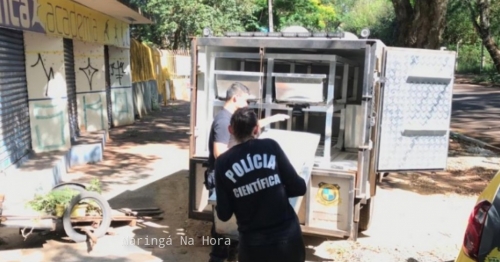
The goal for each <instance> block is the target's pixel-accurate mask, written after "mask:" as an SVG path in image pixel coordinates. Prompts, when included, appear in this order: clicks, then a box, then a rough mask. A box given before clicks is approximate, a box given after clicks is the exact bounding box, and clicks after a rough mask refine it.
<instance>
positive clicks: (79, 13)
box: [0, 0, 130, 48]
mask: <svg viewBox="0 0 500 262" xmlns="http://www.w3.org/2000/svg"><path fill="white" fill-rule="evenodd" d="M0 8H1V10H0V26H3V27H8V28H13V29H18V30H27V31H34V32H39V33H45V34H47V35H52V36H58V37H64V38H72V39H77V40H81V41H84V42H91V43H99V44H102V45H114V46H118V47H125V48H129V47H130V36H129V25H128V24H127V23H124V22H122V21H120V20H117V19H115V18H112V17H110V16H107V15H104V14H102V13H100V12H97V11H94V10H92V9H90V8H88V7H85V6H83V5H80V4H77V3H75V2H72V1H70V0H0Z"/></svg>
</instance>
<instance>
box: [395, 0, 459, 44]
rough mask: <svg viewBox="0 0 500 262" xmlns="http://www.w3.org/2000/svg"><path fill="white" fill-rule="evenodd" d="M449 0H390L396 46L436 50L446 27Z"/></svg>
mask: <svg viewBox="0 0 500 262" xmlns="http://www.w3.org/2000/svg"><path fill="white" fill-rule="evenodd" d="M448 2H449V0H418V1H414V0H392V4H393V6H394V12H395V14H396V21H397V25H398V28H397V37H398V38H397V45H399V46H406V47H415V48H429V49H438V48H439V47H440V45H441V42H442V36H443V32H444V29H445V26H446V13H447V9H448Z"/></svg>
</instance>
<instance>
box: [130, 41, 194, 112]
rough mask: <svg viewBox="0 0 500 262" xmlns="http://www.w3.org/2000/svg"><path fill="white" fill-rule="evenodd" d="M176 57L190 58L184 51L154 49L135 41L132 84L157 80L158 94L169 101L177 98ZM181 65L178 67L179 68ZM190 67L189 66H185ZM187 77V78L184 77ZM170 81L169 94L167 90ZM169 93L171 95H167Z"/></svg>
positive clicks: (131, 63) (131, 64)
mask: <svg viewBox="0 0 500 262" xmlns="http://www.w3.org/2000/svg"><path fill="white" fill-rule="evenodd" d="M176 56H183V57H186V56H189V52H187V51H184V50H176V51H172V50H160V49H156V48H152V47H150V46H148V45H146V44H144V43H141V42H139V41H137V40H135V39H131V43H130V66H131V72H132V83H137V82H144V81H150V80H155V81H156V83H157V87H158V93H159V94H160V95H161V96H162V97H163V101H164V103H166V101H167V100H175V99H176V98H177V96H176V94H175V89H174V83H173V80H174V79H177V78H178V76H177V72H176V60H175V59H176ZM178 66H179V65H177V67H178ZM185 66H189V65H185ZM183 77H186V76H183ZM167 81H168V83H169V84H168V87H169V90H168V91H169V92H167V90H166V86H167V85H166V83H167ZM167 93H169V94H170V95H167Z"/></svg>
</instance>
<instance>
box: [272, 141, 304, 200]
mask: <svg viewBox="0 0 500 262" xmlns="http://www.w3.org/2000/svg"><path fill="white" fill-rule="evenodd" d="M272 141H273V142H274V145H275V147H276V151H277V154H276V160H277V164H278V168H279V173H280V178H281V181H282V183H283V184H284V185H285V191H286V194H287V195H288V197H298V196H303V195H305V193H306V190H307V188H306V182H305V181H304V179H303V178H302V177H300V176H299V174H297V171H295V168H293V166H292V164H291V163H290V160H289V159H288V157H287V156H286V155H285V152H283V149H281V146H280V145H279V144H278V143H277V142H276V141H274V140H272Z"/></svg>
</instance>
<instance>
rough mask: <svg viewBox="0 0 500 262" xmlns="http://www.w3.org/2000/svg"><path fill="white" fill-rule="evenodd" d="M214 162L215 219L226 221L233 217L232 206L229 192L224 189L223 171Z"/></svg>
mask: <svg viewBox="0 0 500 262" xmlns="http://www.w3.org/2000/svg"><path fill="white" fill-rule="evenodd" d="M217 163H219V162H215V193H216V194H217V206H216V208H215V209H216V211H217V217H218V218H219V219H220V220H221V221H224V222H226V221H228V220H229V219H231V217H232V216H233V206H232V201H231V195H230V190H228V189H227V188H226V185H225V183H224V182H225V181H224V176H223V175H224V173H223V172H224V170H221V169H220V165H218V164H217Z"/></svg>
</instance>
